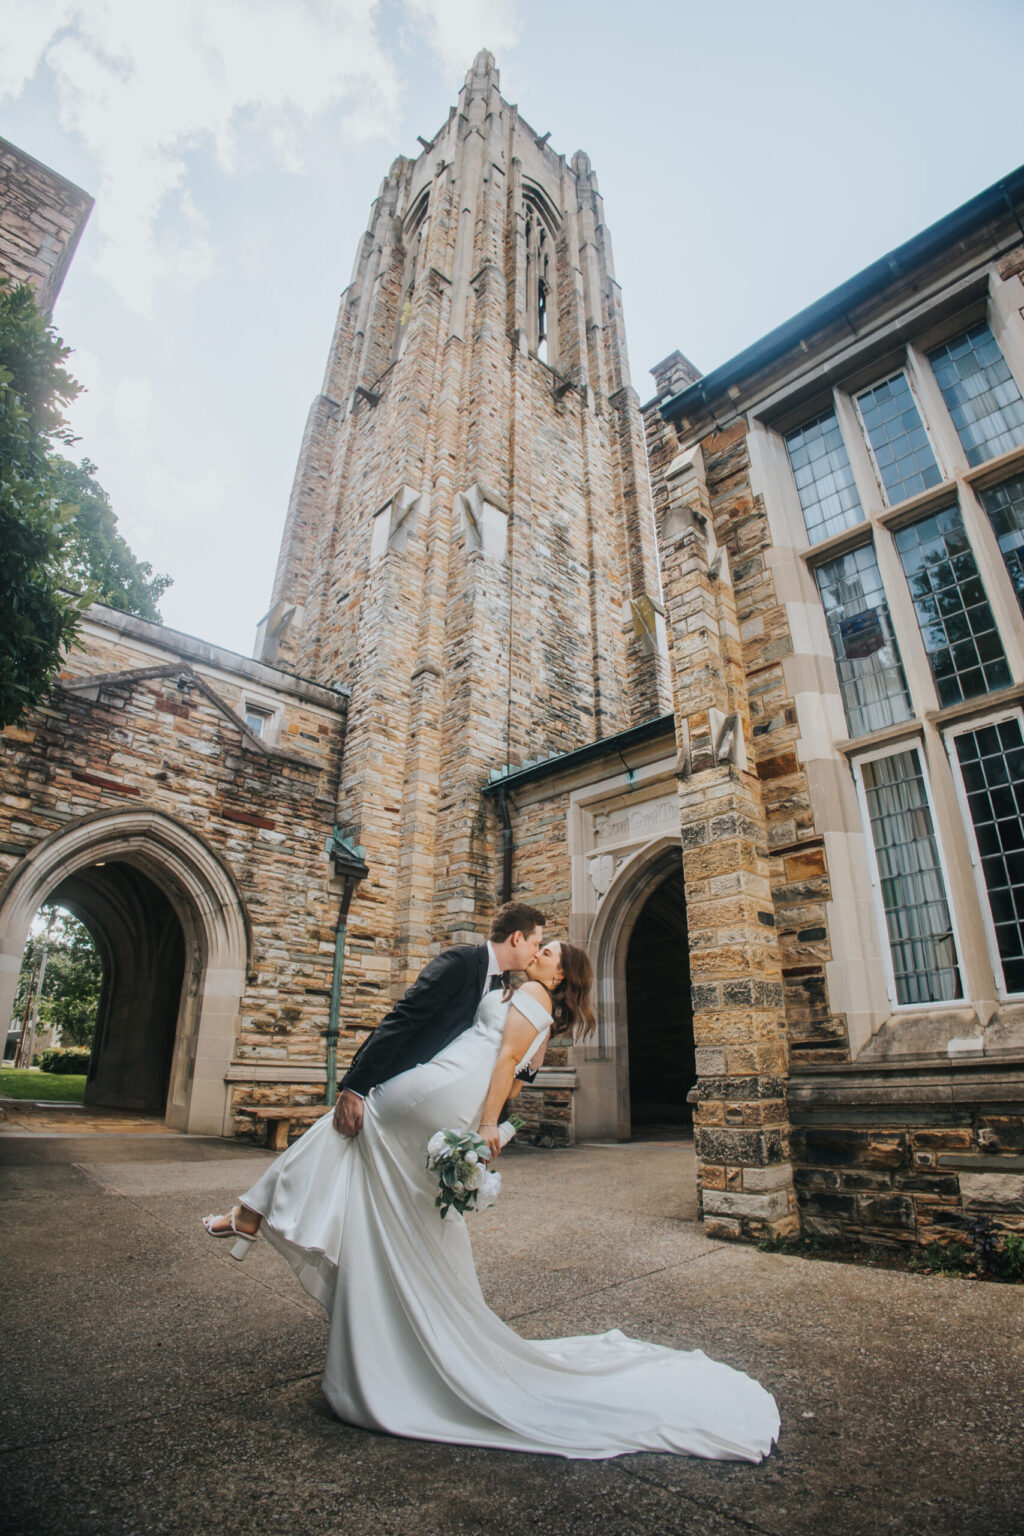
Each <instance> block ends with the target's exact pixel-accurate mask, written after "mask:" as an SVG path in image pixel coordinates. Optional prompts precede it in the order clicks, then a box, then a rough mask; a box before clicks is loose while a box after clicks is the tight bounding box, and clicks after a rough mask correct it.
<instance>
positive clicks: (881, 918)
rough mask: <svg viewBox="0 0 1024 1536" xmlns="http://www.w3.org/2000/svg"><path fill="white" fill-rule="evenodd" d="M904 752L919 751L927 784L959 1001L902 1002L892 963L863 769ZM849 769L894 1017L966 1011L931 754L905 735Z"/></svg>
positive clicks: (853, 760) (961, 952)
mask: <svg viewBox="0 0 1024 1536" xmlns="http://www.w3.org/2000/svg"><path fill="white" fill-rule="evenodd" d="M904 752H916V753H917V757H918V762H919V763H920V765H921V777H922V780H923V782H924V792H925V797H926V799H927V802H928V810H929V813H930V815H931V819H932V835H933V837H934V839H935V847H936V850H937V852H938V858H939V869H940V872H941V874H942V882H943V885H944V887H945V893H946V905H947V907H948V908H949V921H950V927H951V929H952V935H953V945H954V949H955V951H956V957H957V968H958V970H959V973H960V995H959V997H957V998H949V999H945V1000H933V999H932V1000H928V1001H925V1002H920V1003H904V1002H901V1001H900V999H899V997H898V996H897V993H896V976H895V970H894V967H893V963H892V947H891V943H890V940H889V927H888V923H887V922H886V914H885V904H884V902H883V900H882V890H881V875H880V872H879V868H878V855H877V851H876V849H875V839H874V836H873V834H872V831H871V818H870V816H869V814H868V803H867V791H866V787H865V784H864V779H863V774H862V770H863V767H864V765H865V764H867V763H873V762H878V761H879V760H880V759H882V758H886V757H897V756H899V755H900V754H901V753H904ZM850 770H851V772H852V774H853V780H854V785H855V788H856V792H857V804H858V806H859V808H860V819H861V826H862V829H863V833H864V847H865V854H866V857H867V864H868V873H869V876H870V879H871V902H872V907H873V909H874V913H875V923H876V927H877V931H878V937H879V941H880V945H879V948H880V952H881V957H882V964H883V967H884V971H885V989H886V994H887V996H888V999H889V1005H890V1008H891V1009H892V1012H893V1013H894V1014H901V1015H902V1014H927V1013H935V1012H936V1011H937V1010H943V1009H963V1008H966V1007H969V1006H970V982H969V979H968V974H967V966H966V960H965V954H966V952H965V949H964V941H963V931H962V925H961V922H960V914H959V910H958V906H957V902H956V900H955V897H954V884H953V882H952V881H951V880H950V865H949V860H948V858H947V856H946V850H945V838H944V835H943V833H944V828H943V818H942V817H941V816H940V814H939V808H938V805H937V802H936V797H935V792H934V790H933V787H932V780H931V773H930V769H929V763H928V753H927V750H926V744H925V740H924V737H923V736H921V735H918V734H914V735H912V736H907V735H904V736H903V737H902V738H901V739H900V740H898V741H893V742H889V743H888V744H887V745H884V746H883V745H875V746H873V747H871V748H869V749H867V750H865V751H862V752H857V753H853V754H851V756H850Z"/></svg>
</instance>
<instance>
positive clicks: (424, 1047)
mask: <svg viewBox="0 0 1024 1536" xmlns="http://www.w3.org/2000/svg"><path fill="white" fill-rule="evenodd" d="M546 921H547V919H546V918H545V916H544V914H543V912H538V911H537V908H536V907H528V906H527V905H526V904H525V903H524V902H520V901H507V902H506V903H505V905H504V906H503V907H499V908H498V910H497V912H495V914H494V921H493V922H492V923H491V936H490V938H489V939H488V941H487V943H486V944H456V945H455V947H454V948H453V949H446V950H444V951H443V952H442V953H441V954H440V955H438V956H437V957H436V959H434V960H431V961H430V963H429V964H428V965H425V966H424V968H423V970H422V971H421V972H420V974H419V975H418V976H417V978H416V980H415V981H414V982H413V984H412V986H411V987H410V988H409V990H408V991H407V992H406V994H405V996H404V997H401V998H399V1000H398V1002H397V1003H396V1004H395V1006H394V1007H393V1008H392V1010H391V1012H390V1013H389V1014H387V1016H386V1017H385V1018H384V1019H383V1020H382V1021H381V1023H380V1024H378V1025H377V1028H376V1029H375V1030H374V1032H373V1034H372V1035H370V1036H369V1038H368V1039H366V1040H364V1041H363V1043H362V1045H361V1046H360V1047H359V1049H358V1051H357V1052H356V1054H355V1055H354V1056H353V1058H352V1064H351V1066H350V1067H349V1069H348V1071H347V1072H346V1073H345V1076H344V1077H343V1078H342V1080H341V1092H340V1094H339V1095H338V1101H337V1103H336V1104H335V1106H334V1127H335V1130H338V1131H340V1132H341V1134H342V1135H343V1136H358V1134H359V1130H360V1127H361V1126H362V1123H363V1099H364V1098H365V1096H366V1095H367V1094H368V1093H369V1091H370V1089H371V1088H376V1087H377V1085H378V1083H386V1082H387V1080H388V1078H390V1077H397V1076H398V1074H399V1072H405V1071H407V1070H408V1068H409V1067H418V1066H420V1065H421V1064H422V1063H423V1062H425V1061H430V1060H432V1059H433V1057H435V1056H437V1055H438V1054H439V1053H440V1052H441V1051H443V1050H444V1048H445V1046H447V1045H450V1044H451V1043H452V1041H453V1040H454V1039H455V1038H456V1037H457V1036H458V1035H461V1034H462V1033H463V1031H464V1030H466V1029H468V1028H469V1026H470V1025H471V1024H472V1022H473V1018H474V1016H475V1014H476V1010H477V1008H478V1007H479V1006H480V999H481V998H482V997H483V996H484V994H485V993H486V992H489V991H490V990H491V988H492V987H495V986H499V987H500V986H504V985H505V984H506V982H507V981H508V972H509V971H522V970H525V969H526V967H527V966H528V965H529V964H530V962H531V961H532V960H533V959H534V957H535V956H536V954H537V951H538V950H539V949H540V946H541V943H542V941H543V938H544V924H545V922H546Z"/></svg>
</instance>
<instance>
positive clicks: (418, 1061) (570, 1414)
mask: <svg viewBox="0 0 1024 1536" xmlns="http://www.w3.org/2000/svg"><path fill="white" fill-rule="evenodd" d="M545 922H546V919H545V917H544V914H543V913H542V912H539V911H538V910H537V909H536V908H535V907H532V906H528V905H526V904H524V903H521V902H507V903H506V904H505V905H504V906H503V907H499V909H498V911H497V912H496V913H495V915H494V921H493V923H492V924H491V933H490V938H489V939H488V941H487V943H486V944H482V945H472V944H460V945H456V946H455V947H454V948H452V949H448V950H445V951H444V952H443V953H442V954H440V955H438V956H437V957H436V958H435V959H434V960H431V961H430V963H429V964H428V965H427V966H426V967H425V968H424V969H423V971H422V972H421V973H420V975H419V976H418V977H417V979H416V981H414V982H413V984H412V986H411V987H410V988H409V990H408V991H407V992H406V993H405V996H404V997H402V998H401V999H400V1000H399V1001H398V1002H397V1003H396V1004H395V1006H394V1007H393V1008H392V1010H391V1012H390V1013H389V1014H388V1015H387V1016H386V1018H385V1019H384V1020H383V1021H382V1023H381V1024H379V1025H378V1027H377V1028H376V1030H375V1031H374V1032H373V1034H372V1035H370V1036H369V1037H368V1038H367V1039H366V1040H365V1041H364V1042H363V1044H362V1045H361V1046H360V1048H359V1050H358V1051H357V1052H356V1054H355V1056H354V1057H353V1059H352V1064H351V1066H350V1067H349V1069H348V1071H347V1072H346V1074H345V1076H344V1078H343V1079H342V1082H341V1091H340V1093H339V1096H338V1100H337V1103H336V1104H335V1106H334V1108H333V1110H327V1112H326V1113H325V1114H324V1115H323V1116H322V1118H321V1119H320V1120H318V1121H316V1122H315V1123H314V1124H313V1125H312V1126H311V1127H310V1129H309V1130H308V1131H307V1132H306V1133H305V1134H304V1135H303V1136H301V1137H300V1138H299V1140H298V1141H295V1142H293V1144H292V1145H291V1146H290V1147H289V1148H288V1149H287V1151H285V1152H283V1153H282V1154H281V1156H280V1157H279V1158H277V1159H276V1160H275V1161H274V1162H273V1163H272V1164H271V1165H270V1166H269V1167H268V1168H267V1170H266V1171H265V1172H264V1174H263V1175H262V1177H261V1178H260V1179H258V1180H257V1181H256V1183H255V1184H254V1185H253V1186H252V1188H251V1189H249V1190H247V1191H246V1192H245V1194H243V1195H242V1196H241V1197H240V1199H239V1202H238V1204H237V1205H236V1206H235V1207H234V1209H233V1210H232V1211H231V1212H230V1213H229V1214H227V1215H225V1216H208V1217H206V1218H205V1220H204V1225H205V1226H206V1229H207V1231H208V1232H210V1234H211V1235H212V1236H214V1237H228V1238H230V1237H234V1238H235V1240H236V1241H235V1247H234V1249H233V1252H236V1253H238V1254H240V1255H244V1254H245V1253H246V1252H247V1251H248V1250H249V1248H250V1247H251V1245H252V1242H253V1241H254V1240H255V1237H256V1233H257V1232H258V1231H261V1230H262V1231H263V1232H264V1234H265V1235H266V1237H267V1238H268V1240H269V1241H270V1243H271V1244H272V1245H273V1246H274V1247H275V1248H277V1249H279V1250H280V1252H281V1253H283V1254H284V1256H285V1257H286V1258H287V1260H288V1262H289V1263H290V1264H291V1266H292V1268H293V1269H294V1270H295V1273H296V1274H297V1276H298V1278H299V1280H300V1281H301V1283H302V1285H303V1286H304V1287H305V1289H306V1290H307V1291H308V1292H309V1294H310V1295H311V1296H313V1297H315V1298H316V1300H317V1301H319V1302H320V1303H321V1304H322V1305H323V1307H324V1308H325V1310H326V1312H327V1314H328V1317H329V1319H330V1332H329V1337H328V1344H327V1360H326V1364H325V1367H324V1377H323V1390H324V1394H325V1396H326V1398H327V1400H328V1402H329V1403H330V1405H331V1407H332V1408H333V1409H334V1412H335V1413H336V1414H337V1415H338V1417H339V1418H340V1419H343V1420H344V1421H345V1422H346V1423H349V1424H355V1425H360V1426H362V1427H364V1428H366V1429H374V1430H381V1431H384V1432H386V1433H389V1434H393V1435H403V1436H406V1437H409V1438H412V1439H417V1440H439V1441H446V1442H449V1443H455V1444H462V1445H480V1446H490V1447H494V1448H496V1449H501V1450H518V1451H533V1452H535V1453H539V1454H542V1455H550V1456H565V1457H573V1458H580V1459H586V1460H600V1459H603V1458H605V1457H609V1456H620V1455H624V1454H627V1453H630V1452H635V1451H661V1452H665V1451H674V1452H677V1453H681V1454H689V1455H694V1456H705V1457H711V1458H714V1459H716V1460H744V1461H754V1462H756V1461H760V1460H761V1458H762V1457H763V1456H766V1455H767V1454H768V1453H769V1451H770V1450H771V1447H772V1443H773V1441H774V1440H776V1439H777V1437H778V1432H779V1415H778V1410H777V1408H776V1406H775V1401H774V1399H773V1398H772V1397H771V1395H770V1394H769V1393H768V1392H767V1391H765V1389H764V1388H763V1387H762V1386H760V1385H759V1383H757V1382H756V1381H754V1380H752V1379H751V1378H750V1377H749V1376H747V1375H745V1374H744V1373H743V1372H742V1371H736V1370H733V1369H732V1367H730V1366H728V1365H724V1364H721V1363H719V1362H717V1361H714V1360H710V1359H709V1358H708V1357H707V1356H706V1355H705V1354H703V1352H702V1351H701V1350H699V1349H698V1350H692V1351H681V1350H674V1349H669V1348H666V1347H665V1346H663V1345H659V1344H649V1343H646V1342H644V1341H642V1340H639V1339H632V1338H629V1337H627V1336H626V1335H625V1334H623V1333H621V1332H620V1331H619V1330H618V1329H617V1328H616V1329H612V1330H611V1331H610V1332H608V1333H604V1334H596V1335H584V1336H580V1337H574V1338H562V1339H537V1340H528V1339H523V1338H520V1336H519V1335H518V1334H517V1333H515V1332H514V1331H513V1330H512V1329H511V1328H509V1327H507V1326H506V1324H505V1323H503V1322H502V1321H501V1319H500V1318H499V1317H497V1315H496V1314H495V1313H494V1312H492V1311H491V1310H490V1308H489V1307H488V1306H487V1303H486V1302H485V1300H484V1297H483V1293H482V1291H481V1289H480V1284H479V1281H478V1280H477V1276H476V1269H475V1267H474V1264H473V1254H472V1250H471V1247H470V1231H469V1225H468V1224H467V1222H466V1220H465V1218H464V1217H462V1216H461V1215H459V1214H457V1213H456V1212H450V1213H449V1214H448V1217H447V1219H446V1220H442V1216H441V1213H440V1211H439V1210H438V1208H437V1205H436V1204H435V1197H436V1195H437V1192H438V1184H437V1175H436V1173H433V1172H431V1171H430V1170H429V1169H428V1168H427V1143H428V1142H429V1141H430V1139H431V1138H432V1137H433V1136H434V1135H435V1134H436V1133H437V1132H438V1131H441V1130H445V1131H455V1132H456V1133H458V1134H462V1133H464V1132H467V1131H472V1130H477V1131H478V1132H479V1134H480V1136H481V1137H482V1138H483V1140H484V1141H485V1142H486V1143H487V1147H488V1150H489V1153H490V1158H491V1160H492V1161H493V1160H494V1159H495V1158H497V1157H498V1155H499V1153H500V1150H501V1140H500V1136H499V1132H498V1125H497V1121H498V1117H499V1114H500V1112H501V1107H502V1105H503V1104H504V1103H505V1101H506V1100H507V1099H508V1098H510V1097H514V1096H515V1095H516V1094H517V1093H518V1092H519V1091H520V1090H521V1088H522V1085H523V1081H524V1080H529V1079H531V1078H532V1077H533V1076H535V1075H536V1072H537V1070H538V1068H539V1066H540V1063H541V1061H542V1059H543V1054H544V1051H545V1049H546V1046H547V1042H548V1039H549V1037H550V1034H551V1031H552V1029H553V1028H557V1029H559V1030H562V1031H567V1032H568V1031H571V1032H572V1033H573V1035H574V1038H576V1039H578V1040H582V1039H586V1038H587V1037H588V1036H589V1035H591V1034H592V1033H593V1031H594V1029H595V1027H596V1021H595V1018H594V1012H593V1007H592V1004H591V1000H590V999H591V991H592V986H593V975H592V971H591V966H590V960H589V958H588V956H587V954H586V952H585V951H584V950H583V949H581V948H579V946H578V945H575V944H570V943H568V942H567V941H566V940H559V939H553V940H551V941H550V942H548V943H544V925H545ZM513 971H519V972H522V973H524V974H525V977H526V979H525V981H523V982H522V983H521V984H520V985H519V986H517V987H514V988H513V987H512V986H511V984H510V973H511V972H513Z"/></svg>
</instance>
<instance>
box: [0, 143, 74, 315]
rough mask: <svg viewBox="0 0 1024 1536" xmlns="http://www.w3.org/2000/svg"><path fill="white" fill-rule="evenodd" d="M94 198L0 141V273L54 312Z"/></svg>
mask: <svg viewBox="0 0 1024 1536" xmlns="http://www.w3.org/2000/svg"><path fill="white" fill-rule="evenodd" d="M92 201H93V200H92V198H91V197H90V196H89V194H88V193H87V192H83V191H82V189H81V188H80V187H76V186H74V185H73V184H72V183H71V182H70V181H65V180H64V177H63V176H58V175H57V173H56V172H55V171H51V170H50V169H49V167H48V166H45V165H41V164H40V163H39V161H38V160H33V158H32V156H31V155H26V154H25V153H24V151H23V150H20V149H17V148H16V147H15V145H13V144H8V142H7V140H6V139H0V273H2V274H4V275H5V276H7V277H9V278H10V279H11V281H12V282H14V283H28V284H30V286H31V287H32V288H34V289H35V290H36V296H37V302H38V304H39V308H40V309H41V310H43V312H44V313H46V314H48V313H49V312H50V310H51V309H52V308H53V305H54V301H55V299H56V297H57V294H58V293H59V292H60V286H61V283H62V282H63V281H64V274H65V273H66V271H67V269H68V264H69V262H70V261H71V258H72V256H73V255H74V251H75V246H76V245H77V244H78V241H79V238H80V237H81V233H82V230H83V228H84V227H85V222H86V220H87V219H88V217H89V213H90V211H91V209H92Z"/></svg>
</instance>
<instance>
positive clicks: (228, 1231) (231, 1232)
mask: <svg viewBox="0 0 1024 1536" xmlns="http://www.w3.org/2000/svg"><path fill="white" fill-rule="evenodd" d="M241 1209H242V1207H241V1206H240V1205H233V1206H232V1207H231V1209H230V1211H227V1212H222V1213H221V1214H220V1215H218V1214H217V1213H216V1212H214V1213H212V1214H211V1215H209V1216H204V1217H203V1226H204V1227H205V1228H206V1230H207V1232H208V1233H209V1234H210V1236H211V1237H234V1238H236V1239H237V1241H236V1242H235V1243H233V1244H232V1246H231V1249H230V1253H231V1257H232V1258H233V1259H238V1260H239V1261H241V1260H242V1259H244V1258H245V1256H246V1254H247V1253H248V1252H249V1249H250V1247H251V1246H252V1244H253V1243H254V1242H255V1241H256V1239H257V1237H258V1236H259V1232H258V1230H257V1231H256V1232H241V1231H240V1230H239V1229H238V1227H237V1226H236V1225H235V1212H236V1211H240V1210H241ZM225 1215H226V1216H227V1219H228V1221H229V1222H230V1223H231V1225H230V1226H228V1227H221V1228H220V1230H219V1231H215V1230H214V1228H213V1226H212V1223H213V1222H215V1221H223V1220H224V1217H225Z"/></svg>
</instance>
